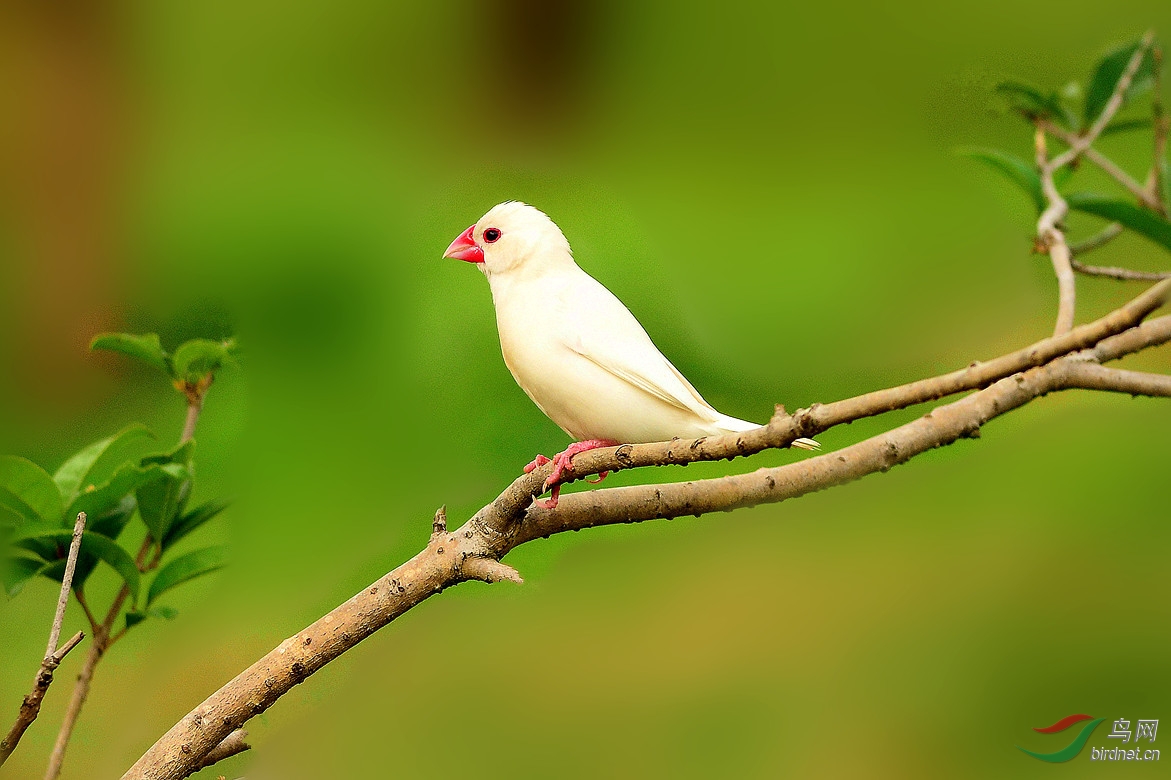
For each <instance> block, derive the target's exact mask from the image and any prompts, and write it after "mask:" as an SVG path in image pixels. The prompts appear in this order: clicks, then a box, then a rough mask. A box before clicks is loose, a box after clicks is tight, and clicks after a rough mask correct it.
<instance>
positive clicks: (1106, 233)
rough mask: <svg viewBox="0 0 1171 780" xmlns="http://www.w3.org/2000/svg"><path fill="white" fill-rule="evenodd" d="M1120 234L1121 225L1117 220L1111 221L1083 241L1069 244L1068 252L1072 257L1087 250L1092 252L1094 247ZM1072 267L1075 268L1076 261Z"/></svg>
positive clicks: (1105, 243)
mask: <svg viewBox="0 0 1171 780" xmlns="http://www.w3.org/2000/svg"><path fill="white" fill-rule="evenodd" d="M1120 235H1122V225H1121V223H1118V222H1111V223H1110V224H1109V225H1107V226H1106V227H1104V228H1102V229H1101V230H1099V231H1098V232H1097V233H1095V234H1094V235H1092V236H1090V237H1089V238H1087V239H1086V240H1085V241H1079V242H1077V243H1076V244H1070V245H1069V253H1070V254H1071V255H1073V256H1074V257H1077V256H1078V255H1084V254H1086V253H1087V252H1093V251H1094V250H1095V249H1101V248H1102V247H1104V246H1106V245H1107V244H1109V243H1110V242H1111V241H1113V240H1114V239H1116V238H1118V237H1119V236H1120ZM1074 269H1075V270H1076V269H1077V263H1074Z"/></svg>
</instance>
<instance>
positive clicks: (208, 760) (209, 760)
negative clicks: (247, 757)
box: [197, 729, 252, 769]
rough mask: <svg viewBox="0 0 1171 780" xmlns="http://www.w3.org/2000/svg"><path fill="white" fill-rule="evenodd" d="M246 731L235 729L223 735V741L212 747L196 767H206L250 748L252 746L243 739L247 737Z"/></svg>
mask: <svg viewBox="0 0 1171 780" xmlns="http://www.w3.org/2000/svg"><path fill="white" fill-rule="evenodd" d="M247 737H248V732H247V731H245V730H244V729H236V730H235V731H233V732H232V733H231V734H229V735H228V736H226V737H224V741H223V742H221V743H220V744H218V745H216V746H215V747H214V748H212V750H211V752H210V753H208V754H207V756H206V757H205V758H204V759H203V761H201V762H200V764H199V766H198V767H197V768H198V769H206V768H207V767H209V766H211V765H212V764H218V763H219V762H220V761H223V760H224V759H225V758H231V757H232V756H234V755H237V754H239V753H243V752H244V751H245V750H251V749H252V746H251V745H249V744H248V743H247V742H245V741H244V740H245V739H247Z"/></svg>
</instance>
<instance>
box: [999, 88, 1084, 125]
mask: <svg viewBox="0 0 1171 780" xmlns="http://www.w3.org/2000/svg"><path fill="white" fill-rule="evenodd" d="M996 92H997V93H998V94H1000V95H1001V96H1003V97H1004V98H1005V99H1006V100H1007V101H1008V104H1009V106H1010V107H1011V108H1012V109H1013V110H1014V111H1016V112H1017V113H1019V114H1021V115H1022V116H1024V117H1025V118H1026V119H1028V120H1029V121H1030V122H1031V121H1034V120H1037V119H1052V120H1053V121H1055V122H1057V123H1058V124H1060V125H1064V126H1065V127H1068V128H1069V129H1071V130H1077V129H1078V119H1077V117H1076V116H1074V114H1073V113H1072V112H1071V111H1070V110H1069V109H1068V108H1066V107H1065V104H1064V103H1062V102H1061V98H1060V96H1058V95H1057V93H1055V92H1050V93H1049V94H1045V93H1044V92H1042V91H1041V90H1040V89H1038V88H1037V87H1034V86H1033V85H1032V84H1026V83H1024V82H1023V81H1002V82H1001V83H1000V84H997V85H996Z"/></svg>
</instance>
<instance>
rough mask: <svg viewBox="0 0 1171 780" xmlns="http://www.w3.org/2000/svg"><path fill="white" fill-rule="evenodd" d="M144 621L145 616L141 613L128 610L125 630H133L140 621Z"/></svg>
mask: <svg viewBox="0 0 1171 780" xmlns="http://www.w3.org/2000/svg"><path fill="white" fill-rule="evenodd" d="M144 620H146V615H145V614H144V613H142V612H136V611H134V610H130V611H128V612H127V613H126V628H127V630H129V629H131V628H134V627H135V626H137V625H138V624H139V623H141V622H142V621H144Z"/></svg>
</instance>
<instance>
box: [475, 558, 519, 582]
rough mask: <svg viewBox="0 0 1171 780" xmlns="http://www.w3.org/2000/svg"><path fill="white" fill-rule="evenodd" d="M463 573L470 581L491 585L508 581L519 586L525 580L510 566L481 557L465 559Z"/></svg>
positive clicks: (493, 559)
mask: <svg viewBox="0 0 1171 780" xmlns="http://www.w3.org/2000/svg"><path fill="white" fill-rule="evenodd" d="M461 572H462V574H463V575H464V577H465V578H466V579H469V580H480V581H481V582H489V583H491V582H500V581H501V580H508V581H509V582H515V583H516V584H517V585H523V584H524V578H523V577H521V576H520V572H518V571H517V570H516V569H514V568H512V567H511V566H509V565H508V564H505V563H501V562H500V561H498V560H496V559H495V558H483V557H480V556H470V557H468V558H465V559H464V562H463V566H462V567H461Z"/></svg>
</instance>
